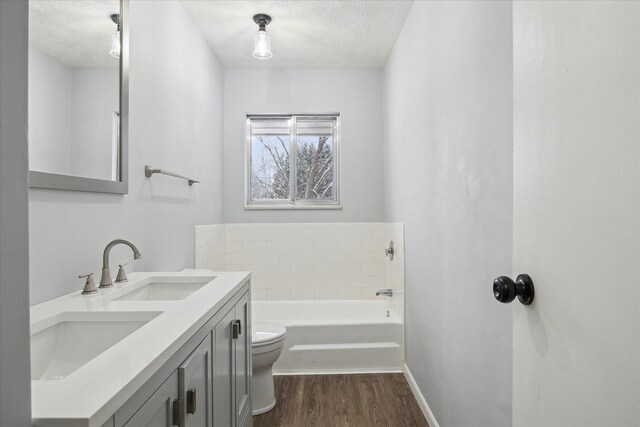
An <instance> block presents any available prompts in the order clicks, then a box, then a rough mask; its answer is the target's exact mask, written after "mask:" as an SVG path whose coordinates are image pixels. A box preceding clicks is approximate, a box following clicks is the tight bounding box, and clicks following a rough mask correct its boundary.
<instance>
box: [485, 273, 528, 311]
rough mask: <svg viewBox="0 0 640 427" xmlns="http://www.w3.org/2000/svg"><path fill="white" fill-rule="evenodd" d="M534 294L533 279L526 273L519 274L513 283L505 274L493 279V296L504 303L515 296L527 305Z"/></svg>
mask: <svg viewBox="0 0 640 427" xmlns="http://www.w3.org/2000/svg"><path fill="white" fill-rule="evenodd" d="M534 295H535V290H534V287H533V280H531V277H529V275H528V274H521V275H519V276H518V277H517V278H516V281H515V283H514V281H513V280H511V278H510V277H507V276H500V277H498V278H496V279H495V280H494V281H493V296H494V297H496V299H497V300H498V301H500V302H503V303H505V304H506V303H510V302H511V301H513V300H514V299H515V298H516V296H517V297H518V300H519V301H520V302H521V303H522V304H524V305H529V304H531V303H532V302H533V297H534Z"/></svg>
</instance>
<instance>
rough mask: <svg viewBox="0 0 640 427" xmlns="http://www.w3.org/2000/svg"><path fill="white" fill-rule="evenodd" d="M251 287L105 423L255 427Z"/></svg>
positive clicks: (132, 426) (147, 426)
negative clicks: (252, 397)
mask: <svg viewBox="0 0 640 427" xmlns="http://www.w3.org/2000/svg"><path fill="white" fill-rule="evenodd" d="M250 391H251V309H250V292H249V285H248V283H247V284H246V285H245V286H243V287H242V289H240V290H239V291H238V292H237V293H236V294H235V295H234V296H233V297H232V298H231V299H230V300H229V302H228V303H227V304H225V305H224V306H223V307H222V308H221V309H220V310H219V311H218V312H217V313H216V314H215V315H213V317H212V318H211V319H210V320H209V321H208V322H207V323H206V324H205V325H204V326H203V327H202V328H200V330H198V331H197V332H196V333H195V334H194V335H193V336H192V337H191V338H190V339H189V340H188V341H187V343H186V344H185V345H183V346H182V347H181V348H180V349H179V350H178V351H177V352H176V353H175V354H174V355H173V356H172V357H171V359H170V360H169V361H168V362H167V363H166V364H165V365H164V366H163V367H162V368H160V369H159V370H158V371H157V372H156V373H155V374H154V375H153V377H152V378H151V379H150V380H149V381H147V383H146V384H145V385H144V386H142V388H140V390H138V391H137V392H136V393H135V394H134V395H133V396H132V397H131V398H130V399H129V400H128V401H127V402H126V403H125V404H124V405H123V406H122V407H121V408H120V409H119V410H118V411H116V413H115V414H114V416H113V418H112V420H113V421H109V422H108V423H107V424H106V425H109V426H111V425H115V426H116V427H122V426H126V427H159V426H163V427H174V426H178V427H213V426H215V427H250V426H251V425H252V424H253V418H252V407H251V395H250Z"/></svg>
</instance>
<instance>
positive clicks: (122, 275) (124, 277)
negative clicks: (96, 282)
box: [116, 262, 129, 283]
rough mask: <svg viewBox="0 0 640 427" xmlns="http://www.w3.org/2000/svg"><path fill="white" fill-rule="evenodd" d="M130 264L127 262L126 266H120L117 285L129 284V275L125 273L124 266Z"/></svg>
mask: <svg viewBox="0 0 640 427" xmlns="http://www.w3.org/2000/svg"><path fill="white" fill-rule="evenodd" d="M127 264H129V263H128V262H125V263H124V264H118V267H119V268H118V275H117V276H116V283H125V282H128V281H129V279H127V273H125V271H124V266H125V265H127Z"/></svg>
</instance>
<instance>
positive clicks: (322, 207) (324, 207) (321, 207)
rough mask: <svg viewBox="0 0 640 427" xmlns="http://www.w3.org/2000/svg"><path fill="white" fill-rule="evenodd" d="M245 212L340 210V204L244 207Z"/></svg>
mask: <svg viewBox="0 0 640 427" xmlns="http://www.w3.org/2000/svg"><path fill="white" fill-rule="evenodd" d="M244 209H245V210H249V211H254V210H289V211H291V210H293V211H297V210H340V209H342V205H341V204H335V205H312V204H300V205H277V204H274V205H244Z"/></svg>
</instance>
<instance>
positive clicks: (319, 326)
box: [251, 300, 404, 374]
mask: <svg viewBox="0 0 640 427" xmlns="http://www.w3.org/2000/svg"><path fill="white" fill-rule="evenodd" d="M251 308H252V315H253V320H254V321H256V320H258V321H269V322H276V323H280V324H282V325H284V326H286V327H287V337H286V338H285V345H284V349H283V351H282V355H281V356H280V358H279V359H278V361H277V362H276V363H275V365H274V373H276V374H329V373H362V372H401V371H402V366H403V358H404V348H403V330H402V320H401V319H400V318H399V317H398V316H397V315H396V314H395V313H394V312H393V311H392V310H390V309H389V308H388V305H387V304H386V302H384V301H372V300H340V301H337V300H328V301H253V302H252V306H251Z"/></svg>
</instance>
